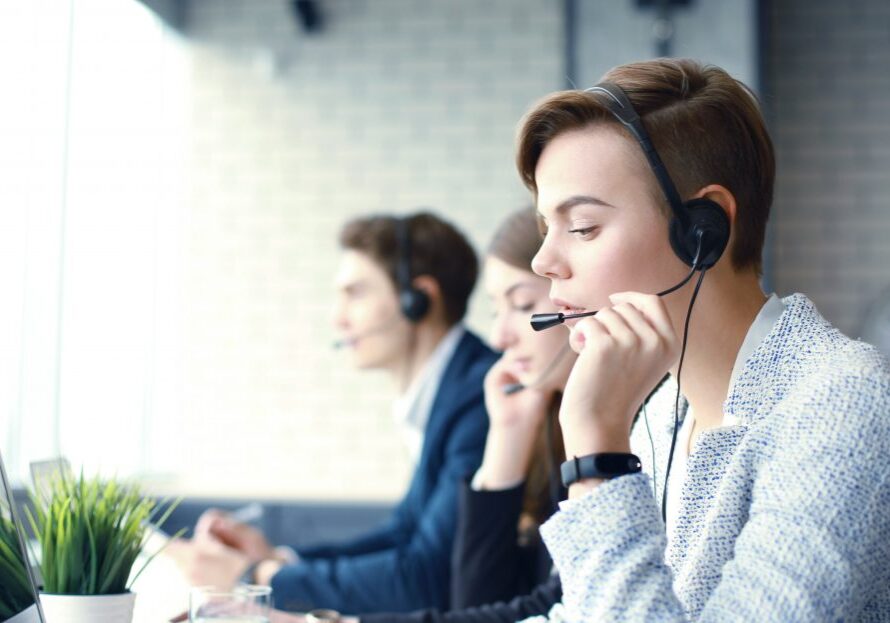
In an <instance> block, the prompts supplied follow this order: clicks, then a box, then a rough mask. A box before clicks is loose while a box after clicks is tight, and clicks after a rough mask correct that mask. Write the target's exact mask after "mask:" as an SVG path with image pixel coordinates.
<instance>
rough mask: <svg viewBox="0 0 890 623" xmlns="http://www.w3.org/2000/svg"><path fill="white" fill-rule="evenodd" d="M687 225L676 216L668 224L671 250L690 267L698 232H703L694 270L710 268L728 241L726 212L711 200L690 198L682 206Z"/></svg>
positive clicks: (696, 247) (721, 253) (693, 257)
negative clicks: (699, 252)
mask: <svg viewBox="0 0 890 623" xmlns="http://www.w3.org/2000/svg"><path fill="white" fill-rule="evenodd" d="M683 207H684V208H685V209H686V214H687V215H688V216H687V218H688V221H689V225H688V226H687V227H685V228H684V227H683V224H682V223H681V222H680V220H679V219H678V218H676V217H674V218H672V219H671V222H670V225H669V232H670V240H671V248H673V250H674V253H676V254H677V257H679V258H680V259H681V260H682V261H683V262H684V263H685V264H686V265H687V266H692V263H693V261H694V260H695V252H696V251H697V250H698V232H701V233H702V249H701V257H700V258H699V262H698V266H697V267H696V268H711V267H712V266H713V265H714V264H716V263H717V260H719V259H720V256H721V255H723V251H724V250H725V249H726V245H727V243H728V242H729V219H728V218H727V217H726V212H724V211H723V208H721V207H720V205H719V204H717V203H716V202H715V201H711V200H710V199H704V198H701V199H691V200H689V201H687V202H685V203H684V204H683Z"/></svg>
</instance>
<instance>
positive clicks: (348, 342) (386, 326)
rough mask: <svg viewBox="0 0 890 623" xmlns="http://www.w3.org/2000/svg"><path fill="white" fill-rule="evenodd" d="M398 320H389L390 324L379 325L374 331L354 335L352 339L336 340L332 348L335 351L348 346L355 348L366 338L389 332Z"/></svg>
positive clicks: (369, 330)
mask: <svg viewBox="0 0 890 623" xmlns="http://www.w3.org/2000/svg"><path fill="white" fill-rule="evenodd" d="M397 319H398V318H393V319H391V320H389V321H388V322H386V323H385V324H381V325H377V326H376V327H374V328H373V329H368V330H367V331H365V332H364V333H359V334H358V335H353V336H351V337H344V338H342V339H339V340H336V341H334V343H333V344H331V348H333V349H334V350H340V349H341V348H346V347H347V346H354V345H355V344H358V343H359V342H361V341H362V340H363V339H365V338H366V337H371V336H372V335H377V334H378V333H382V332H383V331H387V330H389V329H390V327H392V326H393V324H395V322H396V320H397Z"/></svg>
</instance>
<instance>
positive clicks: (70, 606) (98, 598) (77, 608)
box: [40, 593, 136, 623]
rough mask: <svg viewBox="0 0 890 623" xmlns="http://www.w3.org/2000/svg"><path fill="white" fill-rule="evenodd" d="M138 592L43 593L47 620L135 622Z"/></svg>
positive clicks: (48, 622) (52, 622) (64, 622)
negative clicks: (134, 610) (107, 593)
mask: <svg viewBox="0 0 890 623" xmlns="http://www.w3.org/2000/svg"><path fill="white" fill-rule="evenodd" d="M135 602H136V593H123V594H121V595H50V594H47V593H41V594H40V603H41V604H42V605H43V614H44V615H45V617H46V623H132V621H133V604H134V603H135Z"/></svg>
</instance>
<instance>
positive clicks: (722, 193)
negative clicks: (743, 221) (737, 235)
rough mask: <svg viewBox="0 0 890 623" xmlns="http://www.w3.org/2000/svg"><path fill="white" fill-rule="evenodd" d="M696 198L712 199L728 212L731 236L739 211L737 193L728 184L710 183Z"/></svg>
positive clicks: (696, 194)
mask: <svg viewBox="0 0 890 623" xmlns="http://www.w3.org/2000/svg"><path fill="white" fill-rule="evenodd" d="M693 198H694V199H710V200H711V201H713V202H714V203H716V204H717V205H719V206H720V207H721V208H723V211H724V212H725V213H726V218H728V219H729V229H730V236H731V235H732V231H733V230H734V229H735V217H736V213H737V204H736V201H735V195H733V194H732V193H731V192H730V191H729V189H728V188H726V186H721V185H720V184H709V185H708V186H705V187H704V188H702V189H700V190H699V191H698V192H697V193H695V195H694V197H693Z"/></svg>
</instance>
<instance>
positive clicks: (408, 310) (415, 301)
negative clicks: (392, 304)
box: [399, 287, 430, 322]
mask: <svg viewBox="0 0 890 623" xmlns="http://www.w3.org/2000/svg"><path fill="white" fill-rule="evenodd" d="M399 306H400V307H401V308H402V315H403V316H405V318H407V319H408V320H409V321H411V322H420V321H421V320H422V319H423V317H424V316H426V313H427V311H429V308H430V297H429V295H427V293H426V292H424V291H423V290H418V289H417V288H411V287H409V288H405V289H403V290H401V291H400V292H399Z"/></svg>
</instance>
